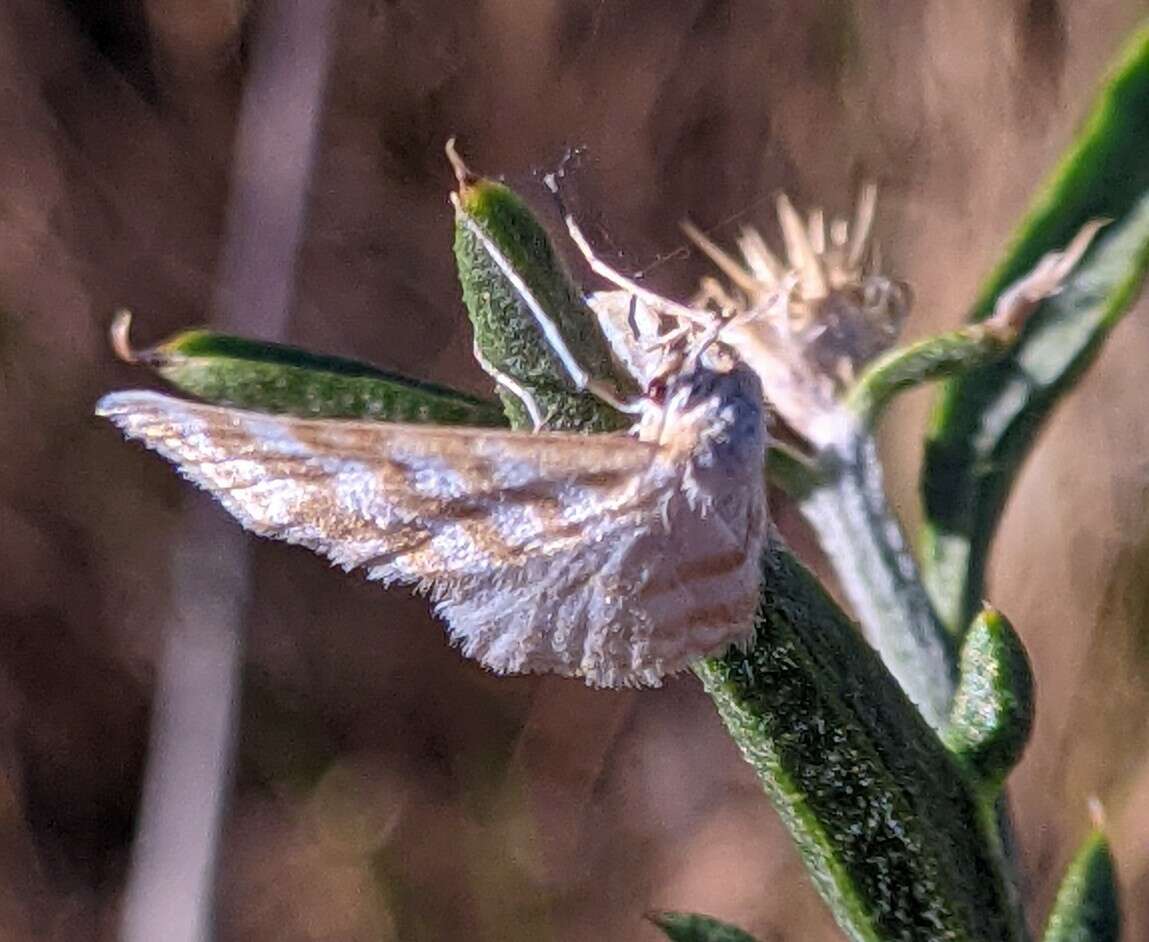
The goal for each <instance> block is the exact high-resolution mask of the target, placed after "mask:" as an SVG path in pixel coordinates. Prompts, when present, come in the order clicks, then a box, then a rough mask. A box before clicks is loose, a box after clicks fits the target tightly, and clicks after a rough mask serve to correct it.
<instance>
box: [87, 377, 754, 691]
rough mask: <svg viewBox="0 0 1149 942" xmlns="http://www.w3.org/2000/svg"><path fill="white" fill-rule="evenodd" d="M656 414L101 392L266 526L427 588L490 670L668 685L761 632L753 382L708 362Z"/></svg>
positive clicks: (136, 430)
mask: <svg viewBox="0 0 1149 942" xmlns="http://www.w3.org/2000/svg"><path fill="white" fill-rule="evenodd" d="M755 397H756V398H755ZM655 411H656V413H657V415H656V416H655V418H654V420H653V421H652V420H650V419H649V418H648V419H647V420H646V421H644V422H643V423H642V425H641V426H640V428H639V430H638V437H634V436H627V435H595V436H581V435H573V434H565V433H540V434H529V433H521V432H504V431H495V430H480V429H465V428H458V427H451V428H442V427H435V426H422V425H415V426H407V425H390V424H384V423H371V422H356V421H342V420H313V419H297V418H290V417H286V416H279V415H275V416H272V415H265V414H261V413H255V412H247V411H243V410H238V409H228V408H221V407H218V406H209V405H202V404H199V403H193V402H188V401H185V400H181V399H176V398H172V397H169V396H165V395H161V394H159V393H153V392H145V391H127V392H120V393H113V394H111V395H109V396H106V397H104V399H102V400H101V401H100V403H99V405H98V407H97V412H98V413H99V414H101V415H104V416H107V417H108V418H110V419H111V420H112V421H113V422H115V423H116V424H117V425H118V426H119V427H120V428H121V429H122V430H123V431H124V433H125V434H126V435H127V436H128V437H130V438H134V439H138V440H140V441H141V442H143V443H144V444H145V445H147V446H148V447H149V448H152V449H154V450H156V451H158V452H159V453H160V454H161V455H163V456H164V457H165V458H167V459H168V460H170V461H172V462H173V463H174V464H175V465H176V466H177V467H178V468H179V469H180V471H181V473H182V474H183V475H184V476H185V477H187V478H188V479H189V480H191V481H193V482H194V483H196V484H198V485H199V486H201V487H203V488H205V489H206V490H208V491H210V492H211V493H213V494H214V495H215V496H216V497H217V498H218V499H219V500H220V502H221V503H222V504H223V505H224V506H225V507H226V508H227V510H228V511H230V512H231V513H232V514H233V515H234V516H235V517H236V518H237V519H238V520H239V521H240V522H241V523H242V524H243V525H244V526H245V527H247V528H248V529H250V530H252V531H253V532H255V533H258V534H260V535H262V536H268V537H273V538H276V539H281V540H285V541H287V542H290V543H298V544H301V545H304V546H307V547H309V548H310V549H312V550H315V551H316V552H318V553H321V554H322V555H324V556H327V557H328V558H329V559H331V560H332V561H334V562H335V563H337V564H339V565H341V566H343V567H344V568H345V569H352V568H362V569H364V570H366V572H367V574H368V576H369V577H370V578H372V579H379V580H381V581H383V582H384V583H392V582H400V583H406V584H413V585H415V586H417V587H419V588H421V589H426V590H429V591H430V593H431V595H432V598H433V599H434V600H435V602H436V609H437V611H438V612H439V613H440V614H441V615H442V616H443V617H444V618H445V619H446V621H447V623H448V626H449V630H450V634H451V637H452V639H453V640H454V641H455V642H457V643H458V644H459V645H460V646H461V648H462V649H463V651H464V653H465V654H467V655H468V656H471V657H475V658H477V659H478V660H480V661H481V662H482V663H483V664H485V665H486V666H488V667H490V668H492V669H494V670H497V671H502V672H524V671H555V672H557V673H561V674H567V675H576V676H581V677H584V678H585V679H586V681H587V682H588V683H590V684H594V685H600V686H617V685H630V684H657V683H658V682H659V680H660V679H661V677H663V676H664V675H666V674H668V673H672V672H674V671H677V670H680V669H682V668H683V667H685V666H686V665H687V664H688V663H689V662H690V661H692V660H694V659H696V658H698V657H701V656H703V655H705V654H708V653H710V652H712V651H715V650H717V649H720V648H723V647H725V646H726V645H728V644H730V643H731V642H738V641H742V640H744V639H746V638H747V637H748V635H749V633H750V631H751V625H752V618H753V612H754V608H755V606H756V603H757V594H758V555H759V550H760V548H761V545H762V540H763V536H764V532H765V494H764V486H763V483H762V458H763V455H764V451H765V439H764V432H763V430H762V429H763V423H762V406H761V390H760V388H758V384H757V380H756V378H754V377H753V376H752V375H751V374H749V371H746V370H742V369H740V370H737V371H735V372H734V373H731V374H719V373H714V372H712V371H710V370H705V369H700V370H698V371H697V373H696V374H695V375H693V376H691V377H683V378H681V379H680V381H679V382H678V383H677V384H676V388H675V391H673V392H672V394H671V395H669V396H668V399H667V403H666V405H665V407H659V408H658V409H656V410H655Z"/></svg>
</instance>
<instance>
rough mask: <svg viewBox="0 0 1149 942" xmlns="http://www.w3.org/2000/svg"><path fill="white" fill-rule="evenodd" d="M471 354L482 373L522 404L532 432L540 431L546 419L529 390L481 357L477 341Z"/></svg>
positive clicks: (472, 346)
mask: <svg viewBox="0 0 1149 942" xmlns="http://www.w3.org/2000/svg"><path fill="white" fill-rule="evenodd" d="M471 352H472V353H473V354H474V357H475V360H476V361H477V362H478V364H479V366H481V367H482V368H483V372H484V373H486V374H487V375H488V376H489V377H491V379H493V380H494V381H495V382H496V383H498V384H499V385H500V386H501V387H502V388H503V389H505V390H507V392H509V393H510V394H511V395H512V396H514V397H515V398H516V399H518V400H519V402H521V403H522V404H523V408H524V409H526V410H527V415H529V416H530V417H531V425H533V426H534V430H535V431H536V432H538V431H540V430H541V429H542V428H543V426H544V425H546V418H545V417H544V416H543V410H542V409H540V408H539V403H538V400H537V399H535V397H534V396H533V395H532V394H531V392H530V390H528V389H527V388H526V387H525V386H523V384H522V383H520V382H518V381H517V380H514V379H512V378H511V377H510V376H508V375H507V374H506V373H504V372H503V371H502V370H500V369H499V368H498V367H496V366H495V364H493V363H492V362H491V361H490V360H488V359H487V358H486V357H485V356H483V351H482V350H480V349H479V343H478V341H475V342H474V343H473V344H472V345H471Z"/></svg>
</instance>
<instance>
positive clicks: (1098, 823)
mask: <svg viewBox="0 0 1149 942" xmlns="http://www.w3.org/2000/svg"><path fill="white" fill-rule="evenodd" d="M1086 804H1087V805H1088V807H1089V821H1090V823H1091V824H1092V825H1093V828H1094V830H1096V831H1104V830H1105V805H1103V804H1102V803H1101V799H1100V798H1098V797H1097V796H1096V795H1090V796H1089V798H1088V799H1087V800H1086Z"/></svg>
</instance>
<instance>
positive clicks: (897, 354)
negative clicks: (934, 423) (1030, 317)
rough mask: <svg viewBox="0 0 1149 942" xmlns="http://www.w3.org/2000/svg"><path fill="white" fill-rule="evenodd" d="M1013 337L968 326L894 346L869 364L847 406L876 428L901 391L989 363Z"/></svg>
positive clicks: (995, 329)
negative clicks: (902, 345) (895, 347)
mask: <svg viewBox="0 0 1149 942" xmlns="http://www.w3.org/2000/svg"><path fill="white" fill-rule="evenodd" d="M1015 338H1016V335H1015V333H1014V332H1013V331H1009V330H1003V329H1002V328H1001V327H998V326H997V325H995V324H990V323H981V324H970V325H969V326H967V327H960V328H958V329H957V330H952V331H949V332H947V333H944V334H939V335H938V336H936V337H929V338H927V339H925V340H921V341H918V342H917V343H913V344H910V345H909V346H906V347H898V348H897V349H894V350H890V351H889V352H888V353H886V354H884V355H882V356H880V357H878V359H876V360H875V361H874V362H873V363H871V364H870V365H869V366H868V367H867V368H866V370H865V372H864V373H862V375H861V376H860V377H859V378H858V381H857V382H856V383H855V384H854V386H853V387H851V389H850V391H849V394H848V395H847V396H846V400H845V402H844V405H845V407H846V409H847V410H849V411H850V412H851V413H852V414H853V415H854V416H855V417H856V419H857V420H858V422H859V423H860V424H861V425H862V426H863V427H865V428H873V427H874V426H875V425H876V424H877V422H878V420H879V419H880V418H881V415H882V413H883V412H884V411H885V408H886V407H887V406H888V405H889V404H890V402H892V401H893V399H894V397H895V396H897V395H898V394H899V393H902V392H905V391H906V390H908V389H912V388H914V387H915V386H920V385H921V384H922V383H928V382H931V381H933V380H938V379H944V378H946V377H948V376H956V375H958V374H960V373H963V372H965V371H966V370H969V369H974V368H975V367H978V366H981V365H983V364H986V363H991V362H993V361H994V360H995V359H997V358H998V357H999V356H1001V355H1002V354H1003V353H1005V352H1006V351H1007V350H1008V349H1009V346H1010V344H1011V343H1012V342H1013V340H1014V339H1015Z"/></svg>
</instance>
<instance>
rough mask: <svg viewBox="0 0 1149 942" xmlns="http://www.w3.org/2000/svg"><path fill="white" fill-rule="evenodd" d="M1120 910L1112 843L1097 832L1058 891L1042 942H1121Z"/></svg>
mask: <svg viewBox="0 0 1149 942" xmlns="http://www.w3.org/2000/svg"><path fill="white" fill-rule="evenodd" d="M1120 938H1121V906H1120V902H1119V900H1118V896H1117V872H1116V868H1115V867H1114V865H1113V854H1112V853H1111V851H1110V849H1109V840H1108V839H1107V838H1106V836H1105V835H1104V834H1103V833H1102V832H1101V831H1100V830H1095V831H1094V832H1093V833H1092V834H1091V835H1090V836H1089V839H1088V840H1086V842H1085V843H1084V844H1083V845H1082V846H1081V849H1080V850H1079V851H1078V852H1077V855H1076V856H1075V857H1074V858H1073V861H1072V863H1070V865H1069V869H1068V870H1067V871H1066V873H1065V877H1064V879H1063V880H1062V881H1061V888H1060V889H1059V890H1058V891H1057V901H1056V902H1055V903H1054V904H1053V912H1052V913H1050V916H1049V922H1048V923H1047V925H1046V928H1045V936H1044V937H1043V942H1118V940H1119V939H1120Z"/></svg>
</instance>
